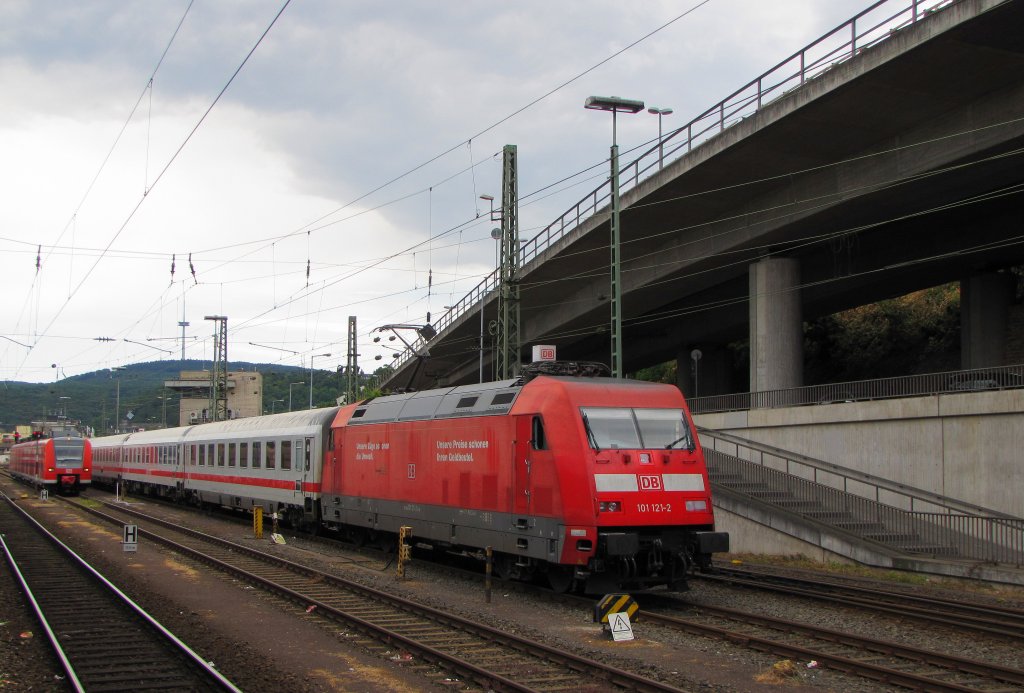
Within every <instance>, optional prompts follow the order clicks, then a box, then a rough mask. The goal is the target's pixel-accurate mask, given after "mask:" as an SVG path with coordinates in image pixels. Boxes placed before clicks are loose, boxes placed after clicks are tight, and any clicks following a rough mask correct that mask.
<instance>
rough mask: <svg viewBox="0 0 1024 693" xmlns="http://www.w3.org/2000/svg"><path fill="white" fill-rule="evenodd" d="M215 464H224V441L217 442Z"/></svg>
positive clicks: (219, 465)
mask: <svg viewBox="0 0 1024 693" xmlns="http://www.w3.org/2000/svg"><path fill="white" fill-rule="evenodd" d="M217 466H218V467H223V466H224V443H217Z"/></svg>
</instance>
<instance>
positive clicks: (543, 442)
mask: <svg viewBox="0 0 1024 693" xmlns="http://www.w3.org/2000/svg"><path fill="white" fill-rule="evenodd" d="M530 447H532V448H533V449H534V450H547V449H548V441H547V438H546V437H545V436H544V420H543V419H541V418H540V417H539V416H535V417H533V425H532V435H531V436H530Z"/></svg>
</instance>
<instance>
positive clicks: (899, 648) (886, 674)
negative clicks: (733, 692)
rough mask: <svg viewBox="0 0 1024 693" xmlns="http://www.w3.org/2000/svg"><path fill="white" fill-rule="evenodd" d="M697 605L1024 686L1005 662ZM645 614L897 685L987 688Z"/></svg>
mask: <svg viewBox="0 0 1024 693" xmlns="http://www.w3.org/2000/svg"><path fill="white" fill-rule="evenodd" d="M694 608H695V609H699V610H700V611H702V612H704V614H705V615H707V616H711V617H713V618H715V619H716V622H721V621H724V620H729V621H734V622H737V623H741V624H744V625H747V626H754V627H761V628H768V629H771V630H774V631H780V632H783V633H785V634H787V635H793V634H797V635H800V636H801V637H808V638H813V639H816V640H820V641H825V642H829V643H831V644H838V645H842V646H844V647H850V648H855V649H858V650H862V651H865V652H867V653H869V655H868V656H869V657H877V656H879V655H881V656H885V657H891V658H897V659H900V660H904V661H905V662H914V663H916V664H917V665H918V666H920V665H927V666H928V667H931V668H934V667H939V668H941V669H942V670H943V671H942V672H940V674H939V675H943V674H949V673H950V672H954V673H963V674H971V675H973V676H977V677H980V678H982V679H985V680H988V681H992V682H999V683H1001V684H1009V685H1012V686H1016V687H1021V686H1024V671H1022V670H1020V669H1014V668H1011V667H1003V666H999V665H994V664H988V663H985V662H978V661H975V660H971V659H966V658H963V657H956V656H953V655H945V654H941V653H939V652H933V651H930V650H923V649H920V648H917V647H911V646H909V645H903V644H900V643H896V642H892V641H887V640H875V639H873V638H866V637H861V636H858V635H852V634H850V633H842V632H838V631H834V630H830V629H828V628H819V627H816V626H811V625H807V624H803V623H796V622H793V621H787V620H785V619H778V618H773V617H770V616H761V615H757V614H750V613H746V612H742V611H738V610H736V609H729V608H726V607H712V606H705V605H699V606H696V605H694ZM640 617H641V618H643V619H645V620H647V621H650V622H653V623H661V624H663V625H667V626H671V627H675V628H679V629H682V630H685V631H687V632H690V633H694V634H698V635H709V634H711V635H714V636H715V637H717V638H720V639H723V640H728V641H730V642H736V643H740V644H743V645H746V646H747V647H751V648H753V649H756V650H761V651H763V652H770V653H772V654H776V655H780V656H783V657H797V658H801V659H806V660H816V661H818V662H819V663H822V664H824V665H826V666H830V667H832V668H835V669H838V670H840V671H843V672H846V673H851V674H857V675H858V676H863V677H865V678H870V679H873V680H876V681H881V682H884V683H890V684H895V685H899V686H905V687H908V688H913V689H915V690H927V691H951V692H953V691H961V692H963V691H979V690H985V689H981V688H978V687H977V686H972V685H968V684H963V683H955V682H950V681H945V680H943V679H942V678H939V677H938V676H933V675H928V674H923V673H914V672H911V671H907V670H905V669H898V668H895V667H889V666H883V665H881V664H876V663H874V662H872V661H868V660H867V659H858V658H856V657H854V656H846V655H841V654H836V653H835V652H830V651H828V650H827V649H824V648H822V647H820V646H819V647H808V646H803V645H796V644H792V643H790V642H784V641H783V640H782V639H781V638H770V637H764V636H762V635H758V634H756V633H750V632H743V631H739V630H730V629H728V628H725V627H722V626H720V625H709V624H706V623H700V622H699V621H697V620H693V619H689V618H683V617H679V616H670V615H667V614H663V613H658V612H652V611H644V610H641V612H640Z"/></svg>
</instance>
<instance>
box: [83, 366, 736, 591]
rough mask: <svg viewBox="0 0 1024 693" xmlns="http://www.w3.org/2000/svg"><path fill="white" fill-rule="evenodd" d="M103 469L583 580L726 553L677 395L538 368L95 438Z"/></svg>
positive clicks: (629, 579)
mask: <svg viewBox="0 0 1024 693" xmlns="http://www.w3.org/2000/svg"><path fill="white" fill-rule="evenodd" d="M94 446H95V449H96V460H97V462H96V467H97V469H96V475H97V476H96V478H97V481H100V480H104V481H107V482H113V481H121V482H123V483H126V484H127V485H128V486H129V487H130V488H131V489H135V490H141V491H146V492H151V493H159V494H161V495H166V496H174V497H178V498H182V499H185V500H190V501H193V502H203V503H216V504H220V505H225V506H229V507H237V508H243V509H246V510H249V509H251V508H252V507H254V506H257V505H258V506H261V507H263V508H264V510H265V511H266V512H277V513H280V514H281V515H282V516H284V517H286V518H288V519H290V520H291V521H292V522H293V524H296V525H299V526H303V525H305V526H306V527H309V528H326V529H329V530H332V531H335V532H337V533H339V534H341V535H343V536H345V537H346V538H348V539H350V540H353V541H357V542H363V541H377V540H383V541H385V542H393V541H394V536H395V535H396V534H397V533H398V531H399V529H400V528H401V527H402V526H409V527H411V528H412V529H411V537H412V541H413V542H415V543H417V544H420V545H422V544H430V545H432V546H435V547H437V548H441V549H450V550H455V551H461V552H465V553H468V554H472V555H479V554H481V553H482V551H483V550H484V549H485V548H487V547H491V548H492V549H493V551H494V555H495V564H496V567H497V570H498V572H499V574H501V575H503V576H506V577H511V578H520V579H528V578H532V577H546V578H547V579H548V581H549V582H550V583H551V584H552V586H554V587H556V588H558V589H569V588H570V587H576V588H579V589H581V590H584V591H586V592H589V593H603V592H609V591H614V590H617V589H637V588H645V587H651V586H656V585H667V586H668V587H670V588H679V587H682V586H684V585H685V580H686V574H687V572H688V571H690V570H692V569H694V568H705V567H707V566H708V565H709V564H710V560H711V554H712V553H716V552H723V551H728V546H729V539H728V535H727V534H725V533H722V532H715V531H714V515H713V511H712V506H711V492H710V486H709V482H708V475H707V469H706V467H705V465H704V456H703V454H702V452H701V449H700V445H699V442H698V440H697V438H696V435H695V433H694V429H693V426H692V424H691V421H690V417H689V413H688V411H687V409H686V403H685V401H684V400H683V397H682V395H681V394H680V392H679V390H678V389H677V388H675V387H673V386H670V385H662V384H655V383H646V382H640V381H631V380H617V379H610V378H578V377H551V376H539V377H536V378H534V379H532V380H530V381H528V382H526V383H525V384H524V383H523V382H522V381H521V380H506V381H500V382H494V383H483V384H479V385H465V386H459V387H449V388H443V389H438V390H427V391H423V392H413V393H407V394H399V395H388V396H383V397H377V398H375V399H371V400H367V401H364V402H360V403H357V404H352V405H348V406H345V407H341V408H330V409H318V410H311V411H306V412H295V413H287V414H276V415H271V416H263V417H254V418H251V419H236V420H232V421H226V422H218V423H213V424H203V425H198V426H188V427H183V428H178V429H167V430H163V431H151V432H146V433H136V434H128V435H124V436H112V437H109V438H98V439H96V440H95V441H94Z"/></svg>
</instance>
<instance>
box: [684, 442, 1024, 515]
mask: <svg viewBox="0 0 1024 693" xmlns="http://www.w3.org/2000/svg"><path fill="white" fill-rule="evenodd" d="M697 432H698V433H699V434H700V436H701V437H702V440H701V445H702V446H703V445H704V441H703V437H704V436H707V437H709V438H711V439H717V440H723V441H725V442H728V443H732V444H733V445H735V446H736V447H737V449H736V455H735V456H736V457H740V455H739V447H740V446H743V447H746V448H748V449H750V450H756V451H757V452H760V453H762V457H761V461H760V462H758V461H755V460H753V459H748V458H740V459H747V461H749V462H751V463H754V464H761V465H763V464H764V462H763V455H764V454H768V455H771V456H772V457H776V458H778V459H781V460H785V461H786V470H785V471H786V473H788V474H791V473H792V472H790V471H789V463H790V462H791V461H792V462H796V463H798V464H801V465H804V466H806V467H810V468H811V469H814V470H815V475H814V479H813V480H814V481H815V482H816V483H823V482H821V481H819V480H818V478H817V470H821V471H824V472H828V473H829V474H834V475H836V476H839V477H841V478H843V480H844V482H843V489H842V490H843V491H845V492H847V493H852V494H853V495H860V494H857V493H854V492H853V491H849V490H848V489H847V487H846V480H847V479H850V480H853V481H857V482H860V483H862V484H865V485H867V486H872V487H874V488H875V500H876V501H877V502H879V503H881V502H882V501H881V499H880V498H879V493H878V491H879V490H885V491H888V492H890V493H895V494H897V495H902V496H905V497H907V498H909V499H910V508H909V511H910V512H920V511H916V510H915V509H914V501H915V500H920V501H922V502H926V503H929V504H931V505H937V506H939V507H942V508H945V509H946V510H947V511H949V512H959V513H964V514H966V515H977V516H981V517H988V518H993V519H1002V520H1022V519H1024V518H1021V517H1019V516H1017V515H1011V514H1009V513H1004V512H1000V511H998V510H992V509H990V508H985V507H982V506H980V505H975V504H974V503H968V502H966V501H962V500H959V499H956V498H951V497H949V496H944V495H942V494H939V493H934V492H932V491H926V490H925V489H921V488H917V487H916V486H911V485H910V484H904V483H901V482H898V481H892V480H890V479H885V478H883V477H880V476H875V475H874V474H870V473H868V472H863V471H860V470H857V469H852V468H850V467H844V466H843V465H840V464H836V463H834V462H827V461H825V460H819V459H815V458H813V457H808V456H806V455H801V454H799V453H796V452H792V451H790V450H783V449H782V448H777V447H775V446H772V445H766V444H765V443H759V442H757V441H754V440H750V439H749V438H743V437H740V436H737V435H734V434H731V433H725V432H723V431H718V430H714V429H710V428H706V427H703V426H697ZM711 449H712V450H715V451H718V452H725V451H723V450H719V449H718V447H717V446H712V448H711ZM826 485H827V484H826ZM861 497H864V496H861Z"/></svg>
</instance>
